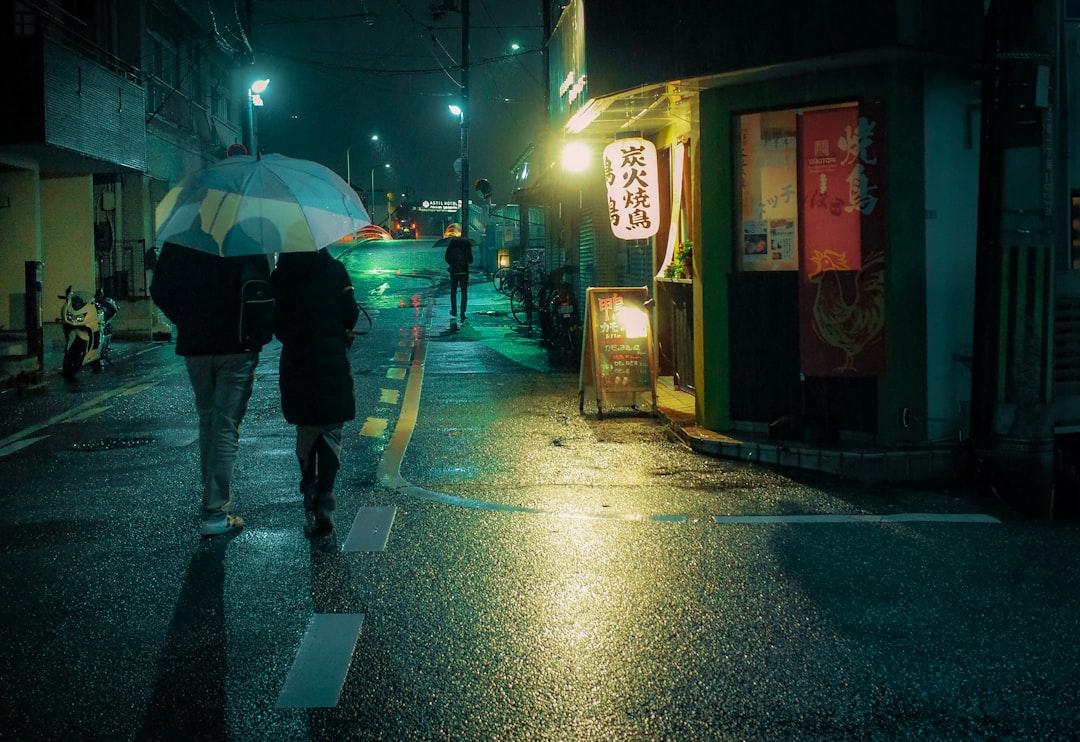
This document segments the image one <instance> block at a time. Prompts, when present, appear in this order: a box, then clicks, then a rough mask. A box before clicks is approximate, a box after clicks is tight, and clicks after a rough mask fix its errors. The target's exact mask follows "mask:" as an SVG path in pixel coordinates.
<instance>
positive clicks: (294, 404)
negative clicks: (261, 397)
mask: <svg viewBox="0 0 1080 742" xmlns="http://www.w3.org/2000/svg"><path fill="white" fill-rule="evenodd" d="M270 285H271V287H272V288H273V292H274V298H275V302H276V303H275V310H274V334H275V335H277V337H278V339H279V340H281V364H280V372H279V377H278V385H279V387H280V390H281V409H282V412H283V413H284V415H285V420H286V421H288V422H289V423H292V424H293V425H295V426H296V457H297V459H298V461H299V463H300V492H301V494H303V496H304V509H305V510H306V511H308V512H310V513H312V515H313V516H314V521H315V522H314V526H313V527H312V528H311V529H310V530H309V531H308V535H310V536H319V535H326V534H328V533H330V532H331V531H332V530H333V528H334V510H335V509H336V508H337V498H336V497H335V495H334V480H335V479H336V477H337V472H338V469H339V468H340V466H341V452H342V428H343V426H344V424H345V422H346V421H348V420H352V419H353V418H354V417H355V416H356V400H355V397H354V396H353V380H352V370H351V368H350V366H349V355H348V351H349V345H350V333H351V330H352V328H353V325H355V324H356V320H357V318H358V317H359V316H360V307H359V306H358V305H357V303H356V299H355V298H354V296H353V285H352V281H351V280H350V278H349V274H348V272H347V271H346V270H345V266H344V265H342V264H341V263H340V262H339V261H338V260H336V259H335V258H334V257H332V256H331V255H330V254H329V253H327V251H326V250H319V251H317V252H312V253H285V254H282V255H281V256H280V257H279V258H278V264H277V268H275V269H274V272H273V273H272V274H271V276H270Z"/></svg>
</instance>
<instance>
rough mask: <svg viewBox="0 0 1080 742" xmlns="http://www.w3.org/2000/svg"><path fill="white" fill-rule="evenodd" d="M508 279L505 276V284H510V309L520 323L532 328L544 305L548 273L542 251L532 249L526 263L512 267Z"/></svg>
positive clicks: (503, 280) (503, 281)
mask: <svg viewBox="0 0 1080 742" xmlns="http://www.w3.org/2000/svg"><path fill="white" fill-rule="evenodd" d="M508 275H509V276H510V278H509V279H508V278H507V277H506V276H505V275H504V276H503V279H502V283H503V285H504V286H505V285H510V286H511V289H510V294H509V296H510V311H511V313H512V314H513V315H514V319H515V320H517V322H518V324H522V325H527V326H528V327H529V329H530V330H531V329H532V324H533V319H534V316H536V315H537V314H538V313H539V311H540V309H541V308H542V307H543V306H544V300H545V294H544V287H545V285H546V283H547V280H548V277H547V273H546V272H545V271H544V268H543V259H542V251H539V250H530V251H529V253H528V257H527V258H526V261H525V263H524V264H518V265H516V266H513V267H512V268H511V269H510V272H509V274H508Z"/></svg>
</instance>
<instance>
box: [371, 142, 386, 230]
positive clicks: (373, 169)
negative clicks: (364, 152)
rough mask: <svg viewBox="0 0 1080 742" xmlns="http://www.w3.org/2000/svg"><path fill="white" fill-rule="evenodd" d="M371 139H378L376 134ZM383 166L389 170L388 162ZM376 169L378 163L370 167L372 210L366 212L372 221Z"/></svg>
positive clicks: (373, 216) (373, 215)
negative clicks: (369, 212) (368, 212)
mask: <svg viewBox="0 0 1080 742" xmlns="http://www.w3.org/2000/svg"><path fill="white" fill-rule="evenodd" d="M372 139H378V136H377V135H376V136H374V137H372ZM383 167H384V168H386V169H387V170H389V169H390V163H389V162H388V163H386V164H385V165H383ZM378 169H379V166H378V165H376V166H375V167H373V168H371V211H372V213H371V214H368V216H370V217H371V220H372V222H374V221H375V214H374V212H375V171H376V170H378Z"/></svg>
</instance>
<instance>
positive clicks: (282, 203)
mask: <svg viewBox="0 0 1080 742" xmlns="http://www.w3.org/2000/svg"><path fill="white" fill-rule="evenodd" d="M156 216H157V238H158V240H160V241H162V242H164V243H165V247H164V248H163V249H162V254H161V256H160V258H159V259H158V266H157V271H156V273H155V275H154V280H153V284H152V285H151V296H152V297H153V299H154V301H155V303H156V304H157V305H158V306H159V307H160V308H161V309H162V310H163V311H164V312H165V315H166V316H167V317H168V318H169V319H171V320H172V321H173V322H174V323H175V324H176V325H177V334H178V336H177V343H176V352H177V353H178V354H180V355H183V356H185V360H186V362H187V364H188V372H189V375H190V376H191V383H192V387H193V388H194V389H195V397H196V405H197V407H198V409H199V441H200V452H201V454H202V471H203V489H204V491H203V518H202V534H203V535H204V536H215V535H218V534H221V533H229V532H231V531H237V530H239V529H240V528H242V527H243V525H244V523H243V521H242V520H241V519H240V518H236V517H234V516H232V515H229V514H228V513H227V512H226V511H227V510H228V507H229V504H230V502H231V498H230V493H229V482H230V479H231V476H232V471H233V465H234V463H235V461H236V450H237V443H238V440H239V431H240V421H241V419H242V418H243V416H244V412H245V410H246V408H247V403H248V400H249V398H250V395H251V391H252V384H253V380H254V374H255V366H256V364H257V362H258V352H259V348H261V347H262V345H263V344H264V343H266V342H268V341H269V340H270V338H271V337H272V334H273V329H274V328H273V321H274V315H275V310H274V308H273V303H272V302H273V299H272V297H271V296H270V293H271V292H270V285H269V282H268V281H266V282H265V286H264V285H262V283H263V282H264V281H265V279H267V278H268V277H269V272H270V271H269V257H268V256H270V255H275V254H278V253H281V254H282V257H284V256H285V255H288V254H291V253H310V254H311V255H312V257H314V254H315V253H316V252H317V251H319V250H320V249H321V248H323V247H325V246H326V245H329V244H330V243H332V242H334V241H336V240H338V239H340V238H342V237H344V236H345V235H347V234H353V233H355V232H356V231H357V230H358V229H360V228H361V227H364V226H366V225H369V224H370V223H371V220H370V219H369V218H368V215H367V212H366V211H365V210H364V206H363V204H362V203H360V199H359V197H358V196H357V195H356V191H355V190H353V188H352V187H351V186H349V185H348V184H347V183H346V182H345V181H344V180H342V179H341V177H340V176H339V175H337V174H336V173H334V172H333V171H331V170H330V169H328V168H327V167H325V166H324V165H320V164H319V163H316V162H311V161H310V160H299V159H295V158H291V157H285V156H284V155H278V154H270V155H265V156H256V157H252V156H246V155H244V156H237V157H228V158H226V159H225V160H222V161H221V162H217V163H214V164H212V165H209V166H207V167H205V168H203V169H202V170H199V171H196V172H194V173H191V174H190V175H188V176H187V177H185V178H184V179H183V180H182V181H181V182H180V183H179V184H177V185H176V187H174V188H173V189H172V190H170V191H169V192H168V193H167V194H166V195H165V197H164V198H163V199H162V200H161V203H159V204H158V206H157V209H156ZM286 262H288V261H286ZM249 289H251V290H250V291H249ZM350 296H351V294H350ZM287 301H288V299H287ZM267 308H269V310H270V311H269V312H267V311H266V310H267ZM266 314H269V317H268V319H267V322H266V328H265V330H264V329H261V328H251V327H249V326H248V324H247V318H248V317H250V316H254V317H261V316H263V315H266ZM354 320H355V317H354ZM256 324H258V323H256ZM249 330H250V332H249ZM283 365H284V362H283ZM350 394H351V389H350ZM324 510H329V509H327V508H324ZM324 515H325V512H324ZM324 521H325V518H324Z"/></svg>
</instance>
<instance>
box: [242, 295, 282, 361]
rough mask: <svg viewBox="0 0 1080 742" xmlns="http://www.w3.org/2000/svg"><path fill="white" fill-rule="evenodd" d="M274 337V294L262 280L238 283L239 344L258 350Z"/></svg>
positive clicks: (246, 348) (245, 347)
mask: <svg viewBox="0 0 1080 742" xmlns="http://www.w3.org/2000/svg"><path fill="white" fill-rule="evenodd" d="M273 337H274V292H273V291H272V290H271V288H270V282H269V281H267V280H266V279H264V278H245V279H243V280H242V281H241V283H240V344H241V345H242V346H243V348H244V350H259V349H260V348H262V347H263V346H264V345H266V344H267V343H269V342H270V340H271V338H273Z"/></svg>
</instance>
